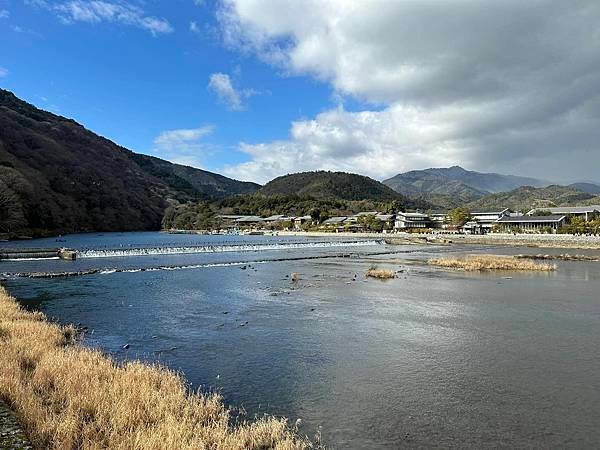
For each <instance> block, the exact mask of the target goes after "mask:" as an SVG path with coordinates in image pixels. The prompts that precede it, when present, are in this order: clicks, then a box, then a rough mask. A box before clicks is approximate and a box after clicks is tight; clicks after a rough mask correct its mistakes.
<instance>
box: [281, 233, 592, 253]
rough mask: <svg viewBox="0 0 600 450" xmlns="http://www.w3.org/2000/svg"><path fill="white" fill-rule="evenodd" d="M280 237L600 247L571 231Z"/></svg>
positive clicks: (589, 239)
mask: <svg viewBox="0 0 600 450" xmlns="http://www.w3.org/2000/svg"><path fill="white" fill-rule="evenodd" d="M279 235H280V236H307V237H325V236H336V237H357V238H371V239H386V240H389V241H390V242H394V241H397V243H400V244H404V243H407V244H410V243H414V244H423V243H432V244H439V243H453V244H483V245H505V246H510V247H540V248H579V249H590V250H600V236H576V235H571V234H508V233H490V234H484V235H471V234H443V233H439V234H419V233H327V232H313V231H306V232H304V231H282V232H279Z"/></svg>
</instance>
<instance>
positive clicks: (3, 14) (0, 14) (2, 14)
mask: <svg viewBox="0 0 600 450" xmlns="http://www.w3.org/2000/svg"><path fill="white" fill-rule="evenodd" d="M9 17H10V11H8V10H7V9H0V19H8V18H9Z"/></svg>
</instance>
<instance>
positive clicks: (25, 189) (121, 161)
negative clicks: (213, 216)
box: [0, 90, 258, 234]
mask: <svg viewBox="0 0 600 450" xmlns="http://www.w3.org/2000/svg"><path fill="white" fill-rule="evenodd" d="M257 188H258V185H255V184H253V183H242V182H238V181H235V180H231V179H229V178H226V177H223V176H221V175H217V174H213V173H210V172H206V171H202V170H198V169H193V168H190V167H184V166H179V165H176V164H171V163H169V162H167V161H163V160H160V159H158V158H153V157H149V156H145V155H139V154H136V153H133V152H131V151H129V150H127V149H125V148H123V147H120V146H118V145H116V144H115V143H113V142H111V141H109V140H108V139H105V138H103V137H101V136H98V135H96V134H94V133H92V132H90V131H88V130H86V129H85V128H84V127H83V126H81V125H79V124H78V123H77V122H75V121H73V120H70V119H67V118H64V117H61V116H57V115H55V114H52V113H49V112H46V111H42V110H40V109H37V108H36V107H34V106H32V105H30V104H28V103H26V102H24V101H22V100H20V99H18V98H17V97H16V96H14V95H13V94H12V93H11V92H9V91H5V90H0V233H8V234H22V233H26V234H48V233H66V232H82V231H92V230H95V231H124V230H152V229H159V228H160V224H161V219H162V217H163V214H164V211H165V209H166V208H167V206H168V205H169V204H171V203H176V202H178V201H186V200H193V199H198V198H209V199H213V198H223V197H226V196H228V195H232V194H238V193H245V192H253V191H255V190H256V189H257Z"/></svg>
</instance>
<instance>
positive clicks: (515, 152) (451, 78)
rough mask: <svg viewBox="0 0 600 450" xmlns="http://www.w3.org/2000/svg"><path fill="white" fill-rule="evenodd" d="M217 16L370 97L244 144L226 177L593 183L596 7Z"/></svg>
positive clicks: (465, 5)
mask: <svg viewBox="0 0 600 450" xmlns="http://www.w3.org/2000/svg"><path fill="white" fill-rule="evenodd" d="M375 3H377V2H375ZM298 17H302V18H303V20H297V18H298ZM218 18H219V21H220V24H221V28H222V31H223V36H224V39H225V42H226V43H227V45H229V46H231V47H233V48H236V49H238V50H241V51H244V52H250V53H253V54H255V55H257V56H258V57H260V58H262V59H263V60H264V61H266V62H268V63H269V64H272V65H274V66H275V67H276V69H277V70H279V71H282V70H283V72H284V73H289V74H294V75H308V76H311V77H314V78H316V79H318V80H322V81H323V82H326V83H329V84H330V85H331V87H332V89H333V91H334V94H335V95H337V96H340V97H341V98H345V97H352V98H356V99H359V100H361V101H363V102H365V103H366V104H371V105H372V107H370V108H368V109H367V110H364V111H355V112H352V111H346V110H344V109H332V110H330V111H326V112H324V113H322V114H320V115H318V116H317V117H315V118H314V119H311V120H304V121H298V122H295V123H293V124H292V125H291V129H290V136H289V139H287V140H284V141H278V142H266V143H258V144H256V143H254V144H242V145H241V149H242V150H243V151H245V152H246V153H248V154H249V156H250V161H249V162H248V163H245V164H243V165H240V166H235V167H228V168H226V170H227V172H228V173H229V174H231V175H234V174H235V175H236V176H241V177H242V178H250V179H256V180H261V181H264V180H265V179H268V178H271V177H272V176H275V175H280V174H282V173H285V172H292V171H296V170H299V169H317V168H326V169H343V170H352V171H358V172H364V173H367V174H369V175H371V176H374V177H377V178H384V177H387V176H389V175H393V174H395V173H397V172H399V171H402V170H408V169H414V168H423V167H426V166H443V165H447V164H454V163H459V164H463V165H465V166H467V167H470V168H474V169H479V170H498V171H503V172H513V173H522V174H531V175H536V176H543V177H544V178H553V179H557V180H569V179H574V178H589V179H598V178H599V176H598V174H597V173H596V172H597V170H595V168H596V167H598V166H599V165H600V149H599V148H598V142H600V126H599V125H600V59H598V58H597V56H596V55H597V54H599V53H600V31H599V28H598V26H597V24H598V23H599V21H600V3H598V2H596V1H593V0H575V1H573V2H560V1H554V0H539V1H534V2H522V1H517V0H506V1H503V2H495V3H494V2H492V3H490V2H486V1H467V2H465V1H460V0H455V1H447V2H438V1H427V0H425V1H420V2H404V1H397V2H384V1H382V2H380V3H379V4H378V5H374V3H373V2H364V1H362V0H355V1H352V0H307V1H306V2H302V3H299V2H296V1H294V0H281V1H278V2H268V1H264V0H224V1H223V2H222V4H221V8H220V10H219V13H218ZM245 171H246V173H248V174H249V175H248V176H245V177H244V176H243V175H244V172H245Z"/></svg>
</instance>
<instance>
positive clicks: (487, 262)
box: [428, 255, 556, 271]
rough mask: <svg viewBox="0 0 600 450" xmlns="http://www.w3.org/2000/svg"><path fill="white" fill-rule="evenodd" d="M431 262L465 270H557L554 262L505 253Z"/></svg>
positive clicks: (430, 262) (432, 260)
mask: <svg viewBox="0 0 600 450" xmlns="http://www.w3.org/2000/svg"><path fill="white" fill-rule="evenodd" d="M428 263H429V264H432V265H435V266H440V267H448V268H451V269H463V270H469V271H474V270H528V271H530V270H538V271H551V270H556V266H555V265H554V264H540V263H535V262H533V261H529V260H524V259H519V258H515V257H514V256H504V255H468V256H464V257H457V258H456V257H448V258H434V259H430V260H429V261H428Z"/></svg>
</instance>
